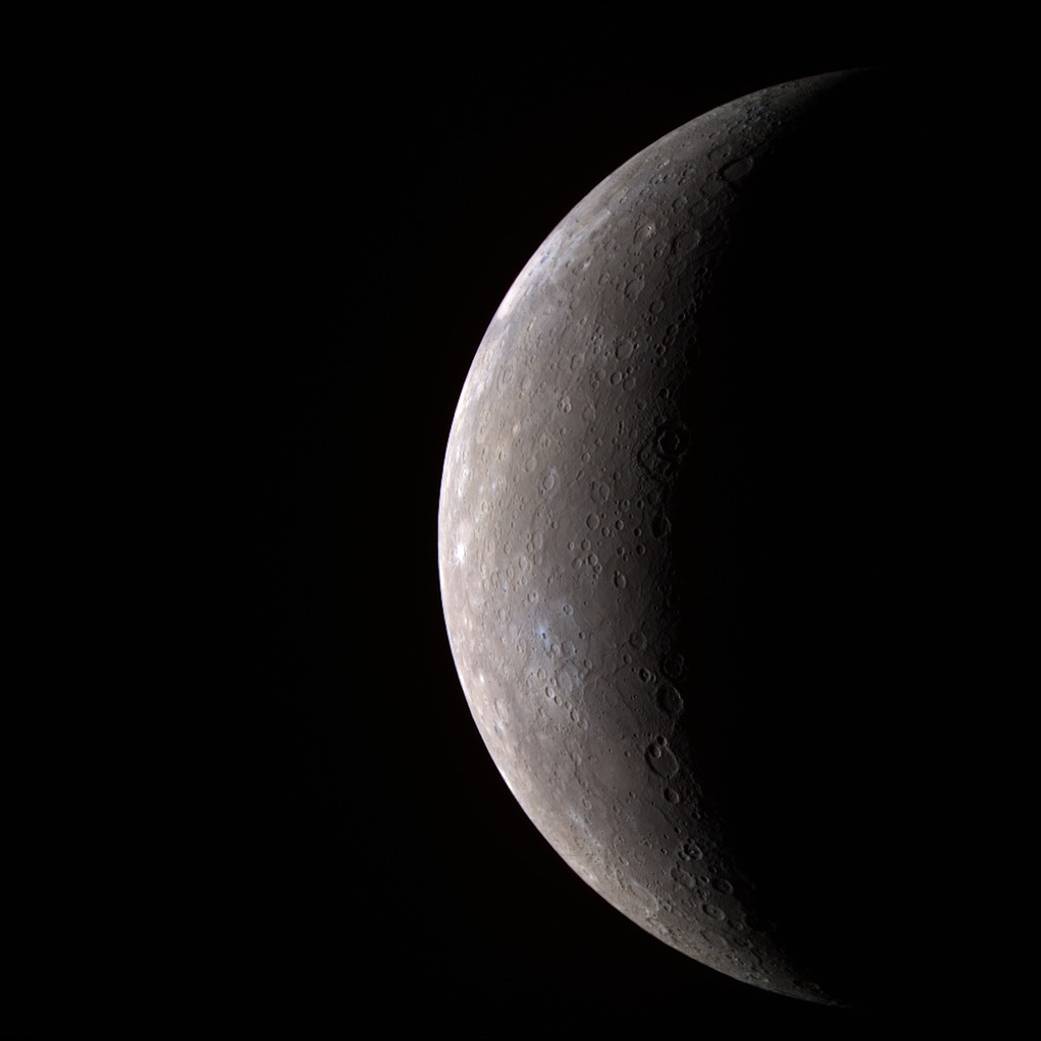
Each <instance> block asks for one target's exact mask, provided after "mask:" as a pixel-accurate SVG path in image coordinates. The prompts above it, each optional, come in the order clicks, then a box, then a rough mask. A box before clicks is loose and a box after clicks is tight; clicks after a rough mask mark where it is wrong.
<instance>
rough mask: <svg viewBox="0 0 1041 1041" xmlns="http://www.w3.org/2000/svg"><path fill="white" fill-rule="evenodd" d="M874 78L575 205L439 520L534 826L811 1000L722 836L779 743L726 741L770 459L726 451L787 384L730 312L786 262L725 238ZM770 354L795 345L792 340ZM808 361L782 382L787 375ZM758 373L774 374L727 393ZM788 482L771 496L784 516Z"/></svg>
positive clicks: (777, 109) (457, 647) (508, 348)
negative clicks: (747, 535) (755, 753)
mask: <svg viewBox="0 0 1041 1041" xmlns="http://www.w3.org/2000/svg"><path fill="white" fill-rule="evenodd" d="M869 79H870V75H868V76H867V77H865V75H864V74H861V73H839V74H834V75H828V76H820V77H814V78H811V79H806V80H800V81H796V82H793V83H787V84H783V85H781V86H777V87H773V88H770V89H767V90H763V91H760V92H758V93H755V94H752V95H749V96H747V97H744V98H741V99H739V100H737V101H734V102H732V103H730V104H727V105H724V106H722V107H721V108H718V109H716V110H714V111H712V112H709V113H708V114H706V115H703V116H701V117H699V118H697V119H695V120H693V121H692V122H690V123H687V124H686V125H684V126H682V127H680V128H679V129H677V130H676V131H674V132H673V133H670V134H668V135H667V136H665V137H663V138H662V139H660V140H659V141H657V142H655V143H654V144H652V145H651V146H650V147H648V148H646V149H644V150H643V151H642V152H640V153H639V154H638V155H636V156H634V157H633V158H632V159H630V160H629V161H628V162H626V163H625V164H624V165H623V166H621V167H620V168H619V169H618V170H616V171H615V172H614V173H613V174H611V175H610V176H609V177H607V179H606V180H604V181H603V182H602V183H601V184H599V185H598V186H597V187H596V188H595V189H594V190H593V191H591V192H590V193H589V194H588V195H587V196H586V197H585V198H584V199H583V200H582V201H581V202H579V203H578V205H577V206H575V208H574V209H573V210H572V211H571V212H570V213H569V214H568V215H567V216H566V217H565V218H564V219H563V220H562V221H561V222H560V224H559V225H558V226H557V227H556V228H555V229H554V230H553V231H552V233H551V234H550V235H549V237H548V238H547V239H546V240H545V242H544V243H543V244H542V246H541V247H540V248H539V250H538V251H537V252H536V253H535V255H534V256H533V257H532V258H531V260H530V261H529V262H528V264H527V265H526V266H525V268H524V269H523V271H522V272H521V273H520V275H519V276H518V277H517V279H516V281H515V282H514V284H513V286H512V287H511V288H510V290H509V292H508V293H507V294H506V297H505V299H504V300H503V301H502V304H501V306H500V307H499V309H498V311H497V312H496V314H495V316H494V318H493V319H492V321H491V324H490V325H489V327H488V330H487V332H486V334H485V336H484V339H483V341H482V343H481V344H480V347H479V350H478V351H477V354H476V357H475V359H474V362H473V365H472V367H471V369H470V372H469V375H468V377H467V379H466V383H465V386H464V387H463V390H462V394H461V397H460V399H459V403H458V408H457V410H456V413H455V418H454V422H453V424H452V428H451V435H450V438H449V442H448V447H447V452H446V456H445V464H444V473H443V480H442V485H441V498H440V514H439V565H440V578H441V590H442V598H443V605H444V614H445V619H446V623H447V628H448V632H449V636H450V640H451V646H452V652H453V655H454V658H455V663H456V666H457V669H458V673H459V677H460V680H461V683H462V687H463V690H464V692H465V695H466V698H467V700H468V702H469V706H470V708H471V710H472V713H473V717H474V720H475V721H476V724H477V727H478V729H479V731H480V734H481V737H482V738H483V740H484V742H485V744H486V745H487V748H488V751H489V752H490V754H491V756H492V758H493V760H494V762H495V764H496V766H497V768H498V770H499V771H500V773H501V775H502V777H503V778H504V780H505V781H506V784H507V785H508V786H509V789H510V791H511V792H512V793H513V795H514V796H515V797H516V799H517V800H518V802H519V803H520V804H521V806H522V807H523V809H524V811H525V812H526V813H527V815H528V816H529V817H530V819H531V820H532V821H533V822H534V824H535V825H536V827H537V828H538V830H539V831H540V832H541V833H542V835H544V836H545V838H546V839H547V840H548V841H549V842H550V844H551V845H552V846H553V848H554V849H555V850H556V851H557V852H558V853H559V854H560V856H561V857H563V859H564V860H565V861H566V862H567V863H568V864H569V865H570V866H571V867H572V868H573V869H574V870H575V871H576V872H577V873H578V874H579V875H580V876H581V877H582V878H583V879H584V880H585V881H586V882H587V883H588V884H589V885H590V886H592V887H593V888H594V889H595V890H596V891H597V892H598V893H599V894H600V895H601V896H603V897H604V899H605V900H607V901H608V902H609V903H610V904H611V905H613V906H614V907H615V908H617V909H618V910H619V911H621V912H623V913H624V914H625V915H627V916H628V917H629V918H630V919H631V920H632V921H634V922H636V923H637V924H638V925H640V926H641V927H642V928H644V929H646V930H648V931H649V932H651V933H652V934H654V935H655V936H656V937H658V938H659V939H661V940H662V941H663V942H665V943H667V944H669V945H670V946H672V947H674V948H676V949H678V950H680V951H682V952H684V953H685V954H687V955H689V956H691V957H693V958H696V959H697V960H699V961H701V962H703V963H705V964H707V965H709V966H712V967H713V968H715V969H718V970H720V971H722V972H724V973H727V974H729V975H731V976H733V977H736V978H737V979H740V980H744V981H747V982H749V983H753V984H756V985H759V986H762V987H765V988H768V989H771V990H775V991H778V992H782V993H786V994H790V995H795V996H800V997H804V998H810V999H813V1000H831V997H832V993H831V988H830V987H825V986H822V984H821V981H820V980H819V979H818V978H815V977H814V976H813V974H812V970H809V971H807V970H806V968H805V966H804V964H803V963H802V962H800V960H799V958H798V957H797V956H796V955H794V954H793V953H792V951H790V950H789V944H788V938H787V936H786V935H785V934H784V930H783V929H779V927H778V926H777V924H776V922H774V921H773V919H772V918H771V916H770V914H768V913H767V914H766V915H765V917H764V912H763V908H761V907H760V900H759V889H760V883H761V882H762V879H760V878H759V877H758V876H757V875H756V869H755V865H756V863H757V862H756V860H755V858H754V857H753V856H745V854H744V853H743V852H742V850H740V849H738V848H736V847H734V845H733V844H732V842H731V839H730V832H731V831H732V830H734V827H733V824H732V821H731V818H732V817H733V815H734V814H735V813H736V812H737V810H736V809H735V805H738V806H739V804H735V805H729V804H728V802H727V797H726V787H727V785H728V784H730V783H731V778H732V777H734V776H737V775H739V774H743V775H744V776H746V777H748V776H752V777H755V778H758V780H756V781H755V782H754V783H755V784H759V783H762V782H763V778H762V775H761V773H758V774H757V772H756V770H757V767H758V766H759V765H760V763H761V762H762V756H759V757H757V758H756V759H754V760H753V761H750V762H745V763H744V764H742V763H740V762H739V760H740V758H741V755H740V748H741V738H740V734H738V736H737V737H735V736H734V731H735V727H734V719H735V718H736V719H740V718H743V715H742V713H743V712H744V709H741V708H740V706H741V704H742V698H745V701H746V702H747V706H746V707H747V712H748V714H751V715H755V714H756V712H757V711H758V709H757V705H758V702H756V701H755V698H754V697H751V696H750V695H749V696H746V694H745V693H743V688H742V687H741V684H740V683H739V682H736V681H735V682H732V681H731V678H730V677H732V676H733V675H736V674H738V673H740V669H738V670H737V673H735V672H734V670H732V669H730V670H729V671H728V668H729V667H728V666H727V665H726V663H722V664H721V663H720V661H718V660H716V658H715V657H714V655H715V654H716V651H715V650H714V648H717V647H719V646H723V645H725V646H726V647H727V651H726V655H727V656H729V657H733V656H735V655H737V654H740V653H746V652H747V653H751V654H752V655H754V654H755V653H756V651H755V648H753V649H752V650H751V651H748V649H747V648H744V649H742V648H741V647H739V648H738V649H737V650H736V651H735V641H734V639H733V638H732V635H731V633H730V630H729V629H728V626H729V625H730V621H729V620H730V619H732V617H733V615H734V613H735V611H737V610H739V607H735V601H737V600H740V598H741V595H742V594H741V590H742V588H744V587H745V585H746V584H747V583H745V580H744V579H743V578H742V577H741V575H740V574H738V572H739V571H740V570H741V567H739V566H737V565H733V561H734V560H735V559H739V560H744V559H746V557H745V556H740V555H739V554H738V553H737V551H735V550H734V549H733V546H732V545H731V542H732V541H733V539H734V538H735V537H736V536H734V535H733V531H734V530H738V531H740V530H743V529H741V524H742V523H743V521H741V517H742V516H743V514H742V512H741V511H742V510H743V509H745V508H746V507H745V506H744V505H742V504H743V503H746V502H747V501H748V500H747V497H743V493H742V489H741V487H739V485H741V484H742V482H747V481H748V474H749V473H753V474H759V473H760V472H766V471H767V470H769V467H766V466H765V464H763V466H761V467H760V468H759V469H756V465H754V464H753V465H752V466H751V467H749V466H748V465H745V464H742V467H743V468H740V470H739V479H735V480H731V479H730V477H729V476H728V475H730V474H732V473H733V467H732V465H731V464H732V462H733V460H734V459H735V458H736V457H737V456H740V455H741V452H740V451H738V449H737V448H734V445H735V444H738V445H739V446H741V445H744V444H745V441H744V440H742V438H743V437H744V436H745V435H744V434H740V433H737V434H735V433H734V431H735V430H738V431H741V430H745V429H746V428H747V425H748V424H747V423H745V424H744V425H743V426H742V422H741V416H740V413H741V407H742V406H741V405H740V404H739V405H737V406H735V405H734V400H735V398H737V399H742V400H748V401H751V402H753V405H752V406H749V407H754V403H755V402H757V401H764V402H766V401H768V400H769V392H770V387H769V386H758V384H769V382H770V380H771V379H772V375H771V374H770V373H769V372H767V373H766V374H765V375H763V376H761V377H757V376H755V374H754V373H753V375H752V376H751V377H748V376H747V374H746V375H744V376H742V375H740V373H741V372H742V371H743V370H742V369H741V364H737V365H736V366H735V365H734V364H733V361H732V359H733V357H734V355H735V352H737V353H738V354H739V353H740V352H739V351H738V350H737V348H736V347H735V343H738V346H740V342H744V341H740V335H744V333H740V331H739V332H738V333H735V332H734V330H733V328H732V326H733V324H734V322H733V320H732V317H731V312H733V311H734V310H735V309H736V311H737V313H738V314H739V315H740V314H743V313H744V311H743V310H742V309H744V310H748V309H754V308H755V307H757V306H758V305H759V301H760V299H761V298H760V297H757V296H755V295H752V296H749V297H745V296H742V293H743V292H744V289H743V286H744V285H745V284H746V282H747V284H751V285H753V290H755V291H756V292H758V290H757V289H755V287H756V286H758V287H760V288H761V287H762V285H767V284H768V283H769V279H770V277H771V276H770V275H769V273H765V274H764V272H763V271H762V270H759V269H756V272H753V274H752V275H749V277H748V279H747V280H746V282H742V281H741V279H740V278H739V277H738V276H739V274H740V273H741V272H742V271H743V270H744V269H743V268H742V266H741V265H742V264H743V263H744V260H743V258H742V256H741V255H735V254H734V243H735V242H737V243H741V242H743V241H744V239H743V238H742V236H744V237H745V238H747V237H748V235H749V234H752V235H754V233H755V228H754V221H755V220H756V219H758V218H757V217H756V214H757V212H758V211H757V210H756V208H755V207H756V205H757V203H756V200H757V198H758V196H757V192H766V193H768V192H769V191H770V185H771V179H772V178H773V177H774V174H773V173H772V171H773V170H775V169H776V170H779V171H781V172H780V173H779V174H778V175H777V176H778V177H781V178H782V180H783V179H784V177H786V176H787V177H789V180H790V179H791V177H790V175H789V174H785V173H784V171H785V169H786V167H785V163H786V162H787V163H789V165H790V164H791V163H795V162H797V160H798V152H797V148H798V145H793V146H791V147H793V148H796V152H795V155H796V158H795V159H788V158H786V153H785V148H786V147H788V146H787V144H786V143H787V142H789V141H794V142H798V141H800V140H802V139H803V138H804V137H807V135H808V136H809V139H811V140H813V139H814V135H816V134H817V133H818V131H817V129H816V125H817V123H821V124H822V125H823V126H824V127H825V131H824V132H827V127H828V125H829V120H831V121H832V122H834V120H835V119H836V115H835V114H836V113H839V114H840V115H841V114H842V112H843V111H844V110H843V105H844V104H846V101H844V99H845V98H846V97H847V95H848V96H849V97H861V96H867V95H869V94H870V90H866V89H865V88H863V86H862V84H863V82H865V81H866V80H869ZM853 110H854V111H855V110H856V104H853ZM815 147H816V146H815ZM760 185H762V186H763V187H762V188H760V187H759V186H760ZM804 202H805V200H796V201H794V202H793V205H802V204H803V203H804ZM770 205H771V206H776V202H772V203H771V204H770ZM746 223H747V224H748V225H749V227H750V228H751V231H748V230H747V229H744V225H745V224H746ZM743 229H744V230H743ZM784 231H785V228H778V227H777V226H771V229H770V234H774V235H780V234H782V232H784ZM741 248H742V249H747V247H746V246H742V247H741ZM771 248H772V249H773V253H771V254H770V258H771V259H769V260H764V261H763V262H762V263H763V264H766V263H772V262H774V261H776V260H777V258H778V257H781V258H783V255H784V247H783V245H777V244H776V243H774V246H772V247H771ZM796 252H797V250H796ZM756 263H758V261H755V260H753V266H754V264H756ZM735 265H736V268H735ZM735 270H736V271H737V273H736V274H735ZM782 274H783V277H784V278H788V280H789V283H788V285H789V288H788V289H787V290H786V291H785V292H786V293H790V282H791V278H790V274H788V273H782ZM779 277H780V276H779ZM756 278H758V279H759V280H760V281H759V283H756V281H755V280H756ZM735 279H737V282H736V284H735ZM753 290H749V292H750V293H753ZM776 303H777V301H769V300H767V301H763V302H762V306H763V307H767V306H773V305H775V304H776ZM800 304H801V305H804V304H805V301H801V302H800ZM793 306H794V305H793ZM790 318H791V315H788V316H781V317H780V318H778V321H786V320H789V319H790ZM755 322H756V323H757V324H756V325H755V328H756V329H757V330H758V331H759V332H762V331H763V330H764V329H766V328H768V326H767V325H766V324H765V319H764V318H762V317H761V316H760V317H757V318H756V319H755ZM735 337H737V339H735ZM739 341H740V342H739ZM771 349H772V352H773V354H772V356H776V355H781V356H783V355H785V354H787V355H788V356H791V355H793V353H797V352H794V351H793V347H792V344H791V343H790V342H788V341H787V340H785V339H783V338H782V339H779V340H778V341H777V342H775V343H774V344H772V345H771ZM724 356H726V357H725V358H724ZM721 359H723V360H721ZM726 359H730V360H726ZM793 364H794V369H793V370H788V369H786V370H785V371H786V372H787V373H788V375H787V376H785V378H786V379H790V380H791V381H792V382H793V383H794V382H795V381H796V376H794V375H791V372H792V371H797V370H798V367H799V363H798V361H796V362H794V363H793ZM807 364H809V362H808V363H807ZM721 367H722V368H721ZM723 368H725V369H726V372H725V373H723ZM721 373H723V374H722V375H721ZM735 373H738V375H737V376H735ZM746 378H747V379H750V380H751V383H752V384H756V385H757V386H758V389H756V388H755V387H753V388H752V389H750V390H749V391H748V393H747V395H745V394H744V393H743V392H741V393H738V392H735V391H734V390H733V388H734V386H738V387H739V388H740V386H741V384H740V381H741V380H742V379H746ZM764 407H765V409H766V411H769V409H770V408H771V407H772V406H769V405H766V406H764ZM734 409H736V413H737V419H736V420H734V421H733V422H732V421H731V417H732V412H733V410H734ZM797 411H798V410H797V409H796V412H797ZM762 434H763V431H762V430H761V429H757V430H756V431H755V437H756V438H760V439H762V438H761V435H762ZM778 436H779V437H780V439H781V440H782V441H783V440H784V438H785V436H787V435H778ZM764 440H765V441H767V442H769V441H770V438H769V437H766V438H765V439H764ZM789 447H790V445H789ZM764 451H769V446H767V448H766V449H764ZM746 454H747V453H746ZM742 458H744V456H742ZM770 458H771V460H772V461H774V462H776V460H775V459H773V457H772V456H771V457H770ZM771 472H772V471H771ZM753 483H754V482H753ZM760 483H762V482H760ZM798 488H799V482H798V480H796V481H795V482H794V483H793V484H792V485H791V486H790V487H788V488H787V489H786V491H785V493H783V494H782V495H781V496H780V497H779V499H778V501H777V511H778V512H779V513H780V512H783V510H784V506H783V498H784V494H791V495H797V494H798ZM764 494H765V493H764ZM749 509H751V507H749ZM735 518H737V521H736V522H735V523H736V526H735V523H732V522H734V521H735ZM782 527H783V525H782ZM741 566H744V565H741ZM743 583H745V585H743ZM782 610H783V608H782ZM738 642H740V641H738ZM762 653H764V654H765V653H767V650H766V649H764V650H763V652H762ZM735 704H736V705H738V706H739V707H738V709H736V710H735V709H733V708H732V706H733V705H735ZM738 729H739V728H738ZM721 749H722V750H723V751H720V750H721ZM735 750H736V751H735ZM749 783H753V782H749ZM766 783H769V782H768V779H767V781H766ZM740 823H741V822H740V821H738V822H737V824H738V825H740ZM793 829H794V831H793V836H794V835H795V834H796V833H797V831H798V828H797V826H796V825H794V824H793ZM793 841H794V839H793Z"/></svg>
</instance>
